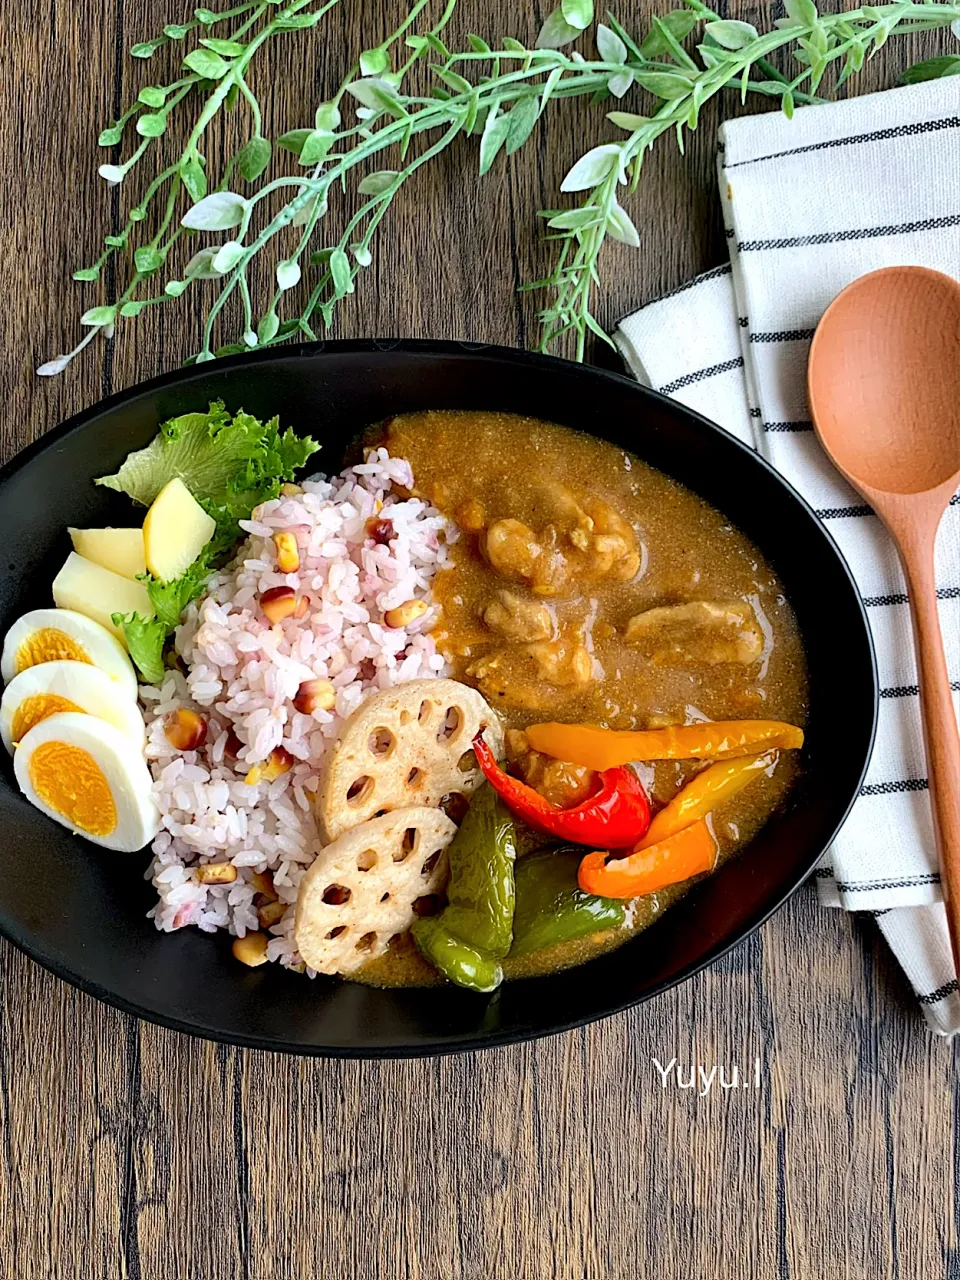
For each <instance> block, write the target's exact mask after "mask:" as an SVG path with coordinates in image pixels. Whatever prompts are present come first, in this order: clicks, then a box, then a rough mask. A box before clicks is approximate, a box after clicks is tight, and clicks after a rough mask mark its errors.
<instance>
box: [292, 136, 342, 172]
mask: <svg viewBox="0 0 960 1280" xmlns="http://www.w3.org/2000/svg"><path fill="white" fill-rule="evenodd" d="M333 137H334V135H333V134H332V133H331V132H330V131H329V130H328V129H312V130H311V131H310V134H309V136H308V137H307V138H305V139H304V143H303V146H302V147H301V149H300V163H301V164H302V165H304V166H306V165H315V164H319V163H320V161H321V160H322V159H323V157H324V156H325V155H326V154H327V152H328V151H329V150H330V148H331V147H332V146H333Z"/></svg>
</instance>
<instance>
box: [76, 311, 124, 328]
mask: <svg viewBox="0 0 960 1280" xmlns="http://www.w3.org/2000/svg"><path fill="white" fill-rule="evenodd" d="M116 318H117V308H116V307H91V308H90V310H89V311H85V312H84V313H83V315H82V316H81V317H80V323H81V324H86V325H106V324H113V322H114V320H116Z"/></svg>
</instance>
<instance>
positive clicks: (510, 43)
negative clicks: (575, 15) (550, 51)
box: [502, 24, 576, 53]
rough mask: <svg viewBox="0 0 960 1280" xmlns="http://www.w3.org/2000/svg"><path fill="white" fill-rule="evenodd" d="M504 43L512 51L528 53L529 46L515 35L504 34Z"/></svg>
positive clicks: (505, 47)
mask: <svg viewBox="0 0 960 1280" xmlns="http://www.w3.org/2000/svg"><path fill="white" fill-rule="evenodd" d="M564 25H566V24H564ZM574 39H576V37H574ZM502 44H503V47H504V49H509V50H510V52H511V53H526V52H527V47H526V45H523V44H521V43H520V41H519V40H514V38H513V36H504V37H503V41H502ZM539 47H540V48H543V47H545V46H543V45H541V46H539Z"/></svg>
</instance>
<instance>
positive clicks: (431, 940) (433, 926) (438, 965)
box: [413, 916, 503, 991]
mask: <svg viewBox="0 0 960 1280" xmlns="http://www.w3.org/2000/svg"><path fill="white" fill-rule="evenodd" d="M413 936H414V938H415V939H416V942H417V946H418V947H419V948H420V951H421V953H422V954H423V956H424V957H425V958H426V959H427V960H429V961H430V963H431V964H432V965H433V967H434V968H435V969H439V970H440V972H441V973H442V974H443V975H444V977H445V978H449V979H450V981H451V982H455V983H456V984H457V986H458V987H467V988H468V989H469V990H470V991H496V989H497V987H499V985H500V983H501V982H502V981H503V965H501V963H500V961H499V960H497V959H495V958H494V957H493V956H491V955H488V954H487V953H486V952H485V951H478V950H477V948H476V947H471V946H469V945H468V943H466V942H464V941H463V940H462V939H461V938H457V937H454V935H453V934H452V933H451V932H450V930H449V929H447V928H445V926H444V924H443V920H442V917H441V916H432V917H427V918H426V919H424V920H418V921H417V922H416V923H415V924H414V926H413Z"/></svg>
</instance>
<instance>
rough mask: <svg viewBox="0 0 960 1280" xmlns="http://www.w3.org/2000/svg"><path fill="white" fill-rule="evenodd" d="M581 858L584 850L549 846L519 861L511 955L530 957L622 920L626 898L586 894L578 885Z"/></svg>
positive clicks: (622, 921)
mask: <svg viewBox="0 0 960 1280" xmlns="http://www.w3.org/2000/svg"><path fill="white" fill-rule="evenodd" d="M582 856H583V854H582V850H573V849H558V850H556V851H554V850H547V851H544V852H543V853H531V854H529V855H528V856H527V857H526V858H521V859H520V861H519V862H518V863H517V868H516V893H517V905H516V911H515V913H514V917H513V946H512V947H511V949H510V955H511V956H525V955H529V954H530V952H531V951H539V950H540V949H541V947H551V946H554V945H555V944H556V943H558V942H571V941H573V939H574V938H582V937H585V936H586V935H587V934H590V933H598V932H599V931H600V930H601V929H616V928H618V927H619V926H620V925H622V924H623V923H624V921H625V920H626V918H627V913H626V911H625V909H624V906H623V903H622V902H617V901H616V900H615V899H613V898H598V897H595V896H594V895H593V894H592V893H584V891H583V890H582V889H581V888H580V887H579V885H578V884H577V869H578V867H579V865H580V859H581V857H582Z"/></svg>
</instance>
